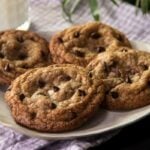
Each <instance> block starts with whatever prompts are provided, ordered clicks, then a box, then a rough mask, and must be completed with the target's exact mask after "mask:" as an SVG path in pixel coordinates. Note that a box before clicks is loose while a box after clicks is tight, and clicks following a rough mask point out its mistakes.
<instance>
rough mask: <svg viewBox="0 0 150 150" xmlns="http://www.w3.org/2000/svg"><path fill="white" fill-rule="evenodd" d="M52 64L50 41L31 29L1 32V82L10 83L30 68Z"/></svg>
mask: <svg viewBox="0 0 150 150" xmlns="http://www.w3.org/2000/svg"><path fill="white" fill-rule="evenodd" d="M49 64H51V58H50V52H49V48H48V42H47V41H46V40H44V39H43V38H42V37H40V36H38V35H37V34H36V33H33V32H30V31H19V30H8V31H3V32H0V84H6V85H9V84H10V83H11V81H12V80H14V79H15V78H16V77H17V76H18V75H20V74H22V73H24V72H26V71H27V70H29V69H32V68H36V67H42V66H47V65H49Z"/></svg>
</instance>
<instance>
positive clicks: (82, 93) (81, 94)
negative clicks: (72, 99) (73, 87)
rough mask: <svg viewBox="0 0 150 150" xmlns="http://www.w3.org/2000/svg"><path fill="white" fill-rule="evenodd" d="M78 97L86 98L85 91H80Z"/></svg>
mask: <svg viewBox="0 0 150 150" xmlns="http://www.w3.org/2000/svg"><path fill="white" fill-rule="evenodd" d="M78 95H79V96H86V93H85V91H83V90H80V89H79V90H78Z"/></svg>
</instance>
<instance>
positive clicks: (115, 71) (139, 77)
mask: <svg viewBox="0 0 150 150" xmlns="http://www.w3.org/2000/svg"><path fill="white" fill-rule="evenodd" d="M87 68H88V70H89V74H90V76H92V77H93V78H95V77H99V78H101V79H103V81H104V84H105V86H106V96H105V100H104V106H105V107H106V108H108V109H113V110H126V109H134V108H138V107H142V106H145V105H147V104H150V98H149V96H150V54H149V53H147V52H141V51H136V50H133V49H130V48H127V47H126V48H125V47H119V48H118V50H117V51H116V52H106V53H103V54H99V55H98V56H97V58H96V59H95V60H93V61H92V62H91V63H90V64H89V65H88V67H87Z"/></svg>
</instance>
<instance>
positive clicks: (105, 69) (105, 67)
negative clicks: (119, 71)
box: [104, 62, 109, 73]
mask: <svg viewBox="0 0 150 150" xmlns="http://www.w3.org/2000/svg"><path fill="white" fill-rule="evenodd" d="M104 71H105V72H106V73H108V72H109V68H108V66H107V63H106V62H104Z"/></svg>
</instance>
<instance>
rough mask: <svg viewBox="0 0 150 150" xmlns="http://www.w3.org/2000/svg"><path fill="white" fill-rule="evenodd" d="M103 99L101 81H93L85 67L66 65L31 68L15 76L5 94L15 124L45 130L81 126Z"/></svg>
mask: <svg viewBox="0 0 150 150" xmlns="http://www.w3.org/2000/svg"><path fill="white" fill-rule="evenodd" d="M103 98H104V86H103V82H102V81H101V80H97V81H96V82H93V80H92V79H91V78H90V77H89V76H88V74H87V72H86V71H85V69H84V68H82V67H78V66H74V65H69V64H68V65H52V66H49V67H45V68H39V69H33V70H30V71H28V72H26V73H25V74H23V75H21V76H19V77H18V78H16V79H15V80H14V81H13V83H12V85H11V86H10V87H9V88H8V90H7V92H6V94H5V100H6V102H7V103H8V105H9V107H10V109H11V112H12V116H13V117H14V119H15V120H16V122H17V123H19V124H21V125H23V126H26V127H28V128H31V129H35V130H38V131H44V132H63V131H68V130H73V129H75V128H78V127H80V126H81V125H82V124H83V123H84V122H86V121H87V120H88V119H89V118H91V117H92V116H93V114H94V113H95V111H96V110H97V109H98V108H99V105H100V104H101V102H102V100H103Z"/></svg>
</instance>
